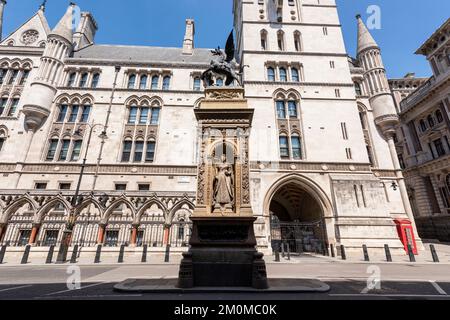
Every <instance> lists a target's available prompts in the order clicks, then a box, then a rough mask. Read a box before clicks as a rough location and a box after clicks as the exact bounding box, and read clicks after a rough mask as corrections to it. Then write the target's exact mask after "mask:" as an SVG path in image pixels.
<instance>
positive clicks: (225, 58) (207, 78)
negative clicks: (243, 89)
mask: <svg viewBox="0 0 450 320" xmlns="http://www.w3.org/2000/svg"><path fill="white" fill-rule="evenodd" d="M211 53H212V54H213V55H214V56H218V57H219V58H218V59H217V60H211V66H210V67H209V69H208V70H206V71H205V72H203V74H202V77H201V79H202V81H203V84H204V86H205V88H206V87H210V86H213V85H215V83H214V80H213V75H215V74H216V75H223V76H225V77H226V80H225V85H226V86H229V85H231V84H232V83H233V82H234V81H236V82H237V83H238V85H240V86H241V85H242V83H241V82H242V81H241V76H242V71H243V70H242V69H243V67H242V68H241V70H239V72H238V71H237V70H236V69H237V67H236V64H235V62H234V61H233V60H234V54H235V47H234V37H233V31H231V33H230V35H229V36H228V40H227V44H226V46H225V52H224V51H222V50H221V49H220V47H218V48H217V49H215V50H212V51H211Z"/></svg>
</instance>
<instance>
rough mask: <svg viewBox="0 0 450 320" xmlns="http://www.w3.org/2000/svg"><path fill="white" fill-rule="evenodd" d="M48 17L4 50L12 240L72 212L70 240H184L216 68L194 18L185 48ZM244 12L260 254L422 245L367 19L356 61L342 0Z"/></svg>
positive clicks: (239, 27) (59, 222)
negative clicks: (284, 246) (210, 77)
mask: <svg viewBox="0 0 450 320" xmlns="http://www.w3.org/2000/svg"><path fill="white" fill-rule="evenodd" d="M0 4H1V9H2V10H3V6H4V4H5V1H1V2H0ZM44 9H45V8H44V7H41V8H40V9H39V11H38V12H37V13H36V14H35V15H34V16H33V17H31V18H30V19H29V20H28V21H26V22H25V23H24V24H23V25H22V26H20V27H18V29H17V30H15V31H14V32H13V33H12V34H10V35H9V36H7V37H6V38H4V39H3V41H2V42H1V43H0V69H1V70H0V72H1V77H0V83H1V87H0V94H1V107H0V111H1V117H0V150H1V151H0V171H1V178H0V223H1V224H0V226H1V227H0V230H1V231H0V234H1V240H2V241H3V243H4V242H9V243H10V245H14V246H23V245H24V244H27V243H30V244H32V245H33V246H37V247H40V246H43V247H45V246H49V245H51V244H57V243H58V242H59V241H60V240H61V237H62V231H63V230H64V228H65V223H66V221H67V219H68V217H69V212H70V210H72V209H74V210H75V212H76V225H75V229H74V235H73V238H72V244H82V245H83V246H86V247H95V245H96V244H97V243H103V244H104V245H106V246H110V247H116V246H119V245H120V244H124V243H126V244H128V245H129V246H130V247H135V246H137V247H140V246H142V245H144V244H146V245H148V246H149V248H159V247H163V245H165V244H167V243H170V244H171V245H172V247H182V246H186V245H187V243H188V239H189V232H190V222H189V217H190V214H191V212H192V210H193V208H194V207H195V201H196V186H197V183H196V179H197V167H198V146H197V145H198V137H197V132H198V130H199V128H198V123H197V121H196V119H195V116H194V112H193V110H194V108H196V107H197V106H198V104H199V102H200V101H201V100H202V99H203V97H204V93H203V90H204V88H203V84H202V83H201V81H200V75H201V73H202V71H204V70H205V69H206V68H208V66H209V63H210V60H211V58H212V55H211V52H210V50H209V49H199V48H196V47H195V46H194V34H195V31H196V30H195V28H194V21H192V20H187V21H186V34H185V37H184V42H183V44H182V47H180V48H162V47H143V46H120V45H100V44H96V43H95V34H96V31H97V28H98V26H97V24H96V22H95V20H94V18H93V15H92V14H91V13H88V12H82V13H81V21H80V23H79V25H78V26H77V27H76V29H75V30H74V31H72V28H70V26H71V21H72V14H73V11H74V10H73V5H71V6H70V7H69V8H68V9H67V12H66V13H65V14H64V16H63V17H62V19H61V20H60V22H59V23H58V24H57V25H56V27H54V28H53V29H51V28H50V27H49V26H48V24H47V21H46V18H45V15H44ZM233 13H234V26H235V33H236V43H237V44H236V46H237V54H236V60H237V62H238V63H239V64H240V65H248V66H249V67H246V68H245V69H244V74H243V83H244V87H245V95H246V98H247V99H248V104H249V106H250V107H251V108H253V109H254V119H253V127H252V131H251V136H250V155H249V156H250V161H251V171H250V185H249V186H248V188H249V191H250V197H251V203H252V209H253V212H254V215H255V216H256V217H257V221H256V225H255V232H256V235H257V239H258V244H259V246H260V248H261V250H263V251H264V250H266V252H270V250H271V247H272V245H273V243H274V241H278V240H280V239H282V240H285V241H288V242H289V244H290V247H291V250H292V251H296V252H302V251H306V252H308V251H309V252H317V251H320V250H321V249H323V248H324V245H329V244H333V245H335V246H336V245H340V244H343V245H345V246H346V247H347V248H348V249H349V250H352V249H353V250H358V252H359V251H360V248H361V245H362V244H366V245H367V246H368V247H369V248H379V249H380V250H381V248H383V246H384V245H385V244H388V245H389V246H390V247H391V248H392V249H393V250H397V251H398V252H401V251H403V249H404V245H405V241H406V240H405V239H403V238H402V237H401V236H400V235H399V232H398V230H400V227H401V226H405V225H406V226H409V229H408V230H410V232H408V235H409V240H410V241H412V240H413V238H412V236H414V235H415V236H416V240H417V242H418V243H420V239H419V238H418V237H417V233H416V230H415V222H414V218H413V214H412V210H411V206H410V203H409V200H408V195H407V189H406V185H405V181H404V179H403V175H402V172H401V170H400V164H399V161H398V157H397V153H396V146H395V142H394V136H395V128H396V125H397V124H398V116H397V112H396V109H395V104H394V100H393V98H392V94H391V91H390V88H389V84H388V80H387V77H386V72H385V69H384V66H383V62H382V57H381V54H380V48H379V47H378V46H377V44H376V43H375V41H374V39H373V38H372V36H371V35H370V33H369V31H368V30H367V28H366V27H365V25H364V23H363V21H362V20H361V18H360V17H358V29H359V30H358V33H359V34H358V52H357V55H356V58H350V57H349V56H348V55H347V53H346V50H345V46H344V41H343V36H342V29H341V24H340V21H339V17H338V9H337V7H336V4H335V1H334V0H321V1H317V0H277V1H275V0H253V1H241V0H234V8H233ZM6 18H7V15H6ZM197 31H199V32H205V30H197ZM216 81H217V85H218V86H221V85H222V84H223V79H220V78H217V79H216ZM90 133H92V135H91V134H90ZM85 154H86V155H87V164H86V169H85V172H84V175H83V179H82V181H81V192H80V193H81V196H82V198H81V201H80V205H78V206H76V208H72V203H74V202H73V201H72V198H73V195H74V193H75V189H76V186H77V182H78V178H79V171H80V164H81V163H82V161H83V158H84V155H85ZM402 241H403V243H402Z"/></svg>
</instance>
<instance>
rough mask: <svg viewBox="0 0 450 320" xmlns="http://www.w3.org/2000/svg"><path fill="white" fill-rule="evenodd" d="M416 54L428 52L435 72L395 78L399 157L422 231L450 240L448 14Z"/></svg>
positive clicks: (421, 232)
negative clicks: (421, 75) (398, 119)
mask: <svg viewBox="0 0 450 320" xmlns="http://www.w3.org/2000/svg"><path fill="white" fill-rule="evenodd" d="M416 54H420V55H424V56H425V57H426V58H427V60H428V61H429V63H430V66H431V69H432V71H433V76H432V77H431V78H429V79H420V78H419V79H418V78H414V77H412V76H411V75H409V76H407V77H405V78H404V79H393V80H391V87H392V91H393V92H394V96H395V97H396V102H397V106H398V112H399V115H400V119H401V126H400V127H399V129H398V132H397V139H396V144H397V148H398V154H399V161H400V164H401V166H402V167H403V168H404V169H405V170H404V175H405V178H406V183H407V188H408V192H409V196H410V200H411V204H412V208H413V213H414V216H415V218H416V222H417V227H418V231H419V234H420V235H421V236H422V237H423V238H428V239H438V240H441V241H450V120H449V112H450V19H449V20H447V21H446V22H445V23H444V24H443V25H442V26H441V27H440V28H439V29H438V30H437V31H436V32H435V33H434V34H433V35H432V36H431V37H430V38H429V39H427V41H425V43H424V44H423V45H422V46H421V47H420V48H419V49H418V50H417V52H416Z"/></svg>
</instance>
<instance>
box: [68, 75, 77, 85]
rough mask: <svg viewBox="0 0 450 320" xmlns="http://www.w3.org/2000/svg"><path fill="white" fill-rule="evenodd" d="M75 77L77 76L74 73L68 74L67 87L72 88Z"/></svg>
mask: <svg viewBox="0 0 450 320" xmlns="http://www.w3.org/2000/svg"><path fill="white" fill-rule="evenodd" d="M76 76H77V74H76V73H75V72H72V73H71V74H69V79H68V80H67V86H68V87H73V86H74V84H75V78H76Z"/></svg>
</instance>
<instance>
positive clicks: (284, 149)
mask: <svg viewBox="0 0 450 320" xmlns="http://www.w3.org/2000/svg"><path fill="white" fill-rule="evenodd" d="M280 156H281V158H289V142H288V137H287V136H280Z"/></svg>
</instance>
